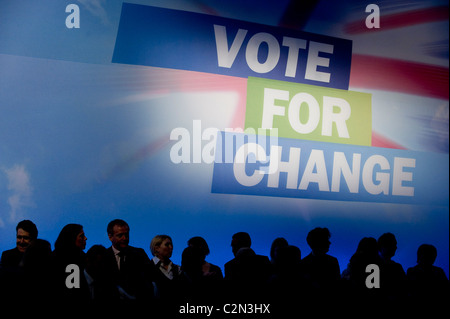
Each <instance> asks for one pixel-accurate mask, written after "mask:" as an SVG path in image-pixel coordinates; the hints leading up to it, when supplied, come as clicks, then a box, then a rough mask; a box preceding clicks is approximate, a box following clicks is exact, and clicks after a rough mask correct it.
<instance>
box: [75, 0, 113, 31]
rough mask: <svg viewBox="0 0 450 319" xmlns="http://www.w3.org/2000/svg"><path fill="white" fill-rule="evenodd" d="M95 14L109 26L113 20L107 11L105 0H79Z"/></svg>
mask: <svg viewBox="0 0 450 319" xmlns="http://www.w3.org/2000/svg"><path fill="white" fill-rule="evenodd" d="M78 2H80V3H81V4H82V5H83V6H84V7H85V8H86V9H87V10H88V11H89V12H90V13H91V14H92V15H93V16H96V17H97V18H100V19H101V21H102V23H103V24H104V25H106V26H109V25H110V24H111V22H110V21H109V19H108V14H107V13H106V10H105V8H104V7H103V6H104V4H105V0H78Z"/></svg>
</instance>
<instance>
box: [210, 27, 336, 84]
mask: <svg viewBox="0 0 450 319" xmlns="http://www.w3.org/2000/svg"><path fill="white" fill-rule="evenodd" d="M247 32H248V30H245V29H239V30H238V32H237V34H236V36H235V37H234V39H233V42H232V44H231V46H229V45H228V40H227V30H226V27H225V26H222V25H216V24H215V25H214V34H215V37H216V48H217V60H218V64H219V67H223V68H231V66H232V65H233V63H234V60H235V59H236V56H237V55H238V52H239V51H240V49H241V47H242V44H243V43H244V40H245V37H246V36H247ZM263 44H264V45H263ZM307 44H308V41H307V40H304V39H297V38H292V37H286V36H284V37H283V41H282V43H281V45H282V46H285V47H287V48H288V50H289V51H288V56H287V61H286V70H285V73H284V75H285V76H286V77H292V78H295V76H296V72H297V65H298V56H299V50H306V48H307ZM263 46H266V47H267V57H266V60H265V61H264V62H260V61H259V60H258V56H259V51H260V48H261V47H263ZM333 49H334V46H333V45H331V44H326V43H319V42H314V41H309V47H308V55H307V59H306V67H305V69H304V72H305V77H304V78H305V79H307V80H313V81H320V82H326V83H328V82H330V73H329V72H322V71H318V70H317V67H323V68H328V67H329V65H330V59H329V58H327V57H323V56H322V55H323V53H325V54H333ZM280 52H281V51H280V43H279V42H278V40H277V38H276V37H275V36H273V35H272V34H270V33H267V32H259V33H256V34H254V35H253V36H252V37H251V38H250V39H249V40H248V43H247V48H246V50H245V60H246V61H247V65H248V67H249V68H250V69H251V70H253V71H254V72H256V73H268V72H270V71H272V70H273V69H274V68H275V67H276V66H277V64H278V62H279V60H280Z"/></svg>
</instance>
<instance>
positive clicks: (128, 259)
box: [103, 246, 153, 300]
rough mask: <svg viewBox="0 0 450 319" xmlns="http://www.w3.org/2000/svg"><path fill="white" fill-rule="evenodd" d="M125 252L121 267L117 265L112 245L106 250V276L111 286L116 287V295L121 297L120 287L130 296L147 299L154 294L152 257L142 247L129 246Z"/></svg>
mask: <svg viewBox="0 0 450 319" xmlns="http://www.w3.org/2000/svg"><path fill="white" fill-rule="evenodd" d="M121 252H123V253H124V261H123V263H122V264H121V269H120V270H119V266H118V265H117V261H116V257H115V255H114V251H113V249H112V247H109V248H108V249H107V250H106V252H105V258H104V263H105V265H104V272H103V273H104V276H105V277H106V278H105V281H107V282H108V283H109V287H115V289H116V291H115V295H116V296H117V298H118V297H119V287H120V288H121V289H123V290H124V291H125V292H126V293H127V294H128V295H129V296H131V297H132V298H136V299H138V300H139V299H147V298H151V297H152V296H153V285H152V277H151V272H150V259H149V258H148V256H147V254H146V253H145V251H144V250H143V249H142V248H136V247H132V246H128V247H127V248H126V249H125V250H123V251H121Z"/></svg>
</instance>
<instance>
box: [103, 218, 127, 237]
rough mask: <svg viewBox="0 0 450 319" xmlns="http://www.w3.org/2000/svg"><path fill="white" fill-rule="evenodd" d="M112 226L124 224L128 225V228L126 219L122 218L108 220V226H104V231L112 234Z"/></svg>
mask: <svg viewBox="0 0 450 319" xmlns="http://www.w3.org/2000/svg"><path fill="white" fill-rule="evenodd" d="M114 226H120V227H122V226H125V227H128V229H130V226H129V225H128V223H127V222H126V221H124V220H123V219H114V220H112V221H110V222H109V223H108V226H107V227H106V231H107V233H108V235H112V234H113V231H114Z"/></svg>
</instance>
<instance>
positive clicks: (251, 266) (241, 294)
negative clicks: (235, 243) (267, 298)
mask: <svg viewBox="0 0 450 319" xmlns="http://www.w3.org/2000/svg"><path fill="white" fill-rule="evenodd" d="M224 268H225V280H226V281H227V283H228V284H229V286H228V289H230V293H231V294H232V295H233V296H235V297H236V298H237V299H239V300H242V299H243V298H245V300H249V298H251V299H254V300H257V301H259V302H261V299H260V298H261V297H263V296H264V295H266V293H267V288H268V280H269V278H270V276H271V270H272V264H271V263H270V260H269V257H267V256H262V255H257V254H256V253H255V252H254V251H253V250H252V249H251V248H241V249H240V250H239V251H238V252H237V254H236V257H235V258H234V259H232V260H230V261H229V262H227V263H226V264H225V266H224Z"/></svg>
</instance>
